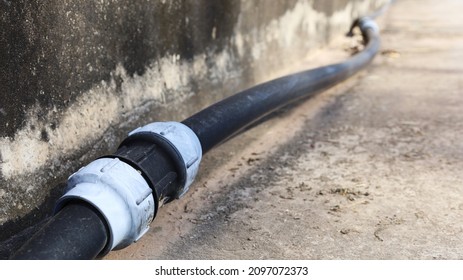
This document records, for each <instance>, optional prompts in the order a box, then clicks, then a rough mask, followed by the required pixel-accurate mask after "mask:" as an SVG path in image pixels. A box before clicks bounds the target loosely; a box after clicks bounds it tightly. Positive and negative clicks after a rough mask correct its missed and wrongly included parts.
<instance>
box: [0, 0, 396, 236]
mask: <svg viewBox="0 0 463 280" xmlns="http://www.w3.org/2000/svg"><path fill="white" fill-rule="evenodd" d="M385 2H387V0H351V1H349V0H329V1H326V0H325V1H323V0H299V1H297V0H287V1H272V3H271V4H269V2H268V1H263V0H253V1H245V0H242V1H238V0H236V1H235V0H227V1H205V0H201V1H189V0H186V1H185V0H183V1H180V0H178V1H149V0H137V1H130V0H114V1H106V0H100V1H88V2H87V1H84V2H82V1H77V0H65V1H61V0H60V1H58V0H52V1H38V0H33V1H26V0H21V1H7V0H4V1H1V2H0V62H1V63H0V98H1V102H0V201H1V202H0V227H1V230H0V240H1V239H5V238H8V237H9V236H11V235H12V234H14V233H15V232H17V231H18V230H21V229H23V228H25V227H27V226H29V225H31V224H33V223H35V222H36V221H37V220H38V219H40V218H42V217H44V216H45V215H47V214H49V213H50V211H51V207H52V206H51V205H52V204H51V202H52V201H54V200H55V199H56V198H57V196H58V195H59V193H60V191H61V189H62V186H63V185H62V184H63V182H65V180H66V178H67V176H68V175H69V174H71V173H72V172H73V171H74V170H76V169H77V168H78V167H79V166H82V165H83V164H85V163H87V162H88V161H90V160H92V159H93V158H95V157H97V156H101V155H104V154H105V153H109V152H110V151H113V150H114V149H115V147H117V144H118V143H119V142H120V140H121V139H123V136H124V135H125V134H126V133H127V132H128V131H130V130H131V129H133V128H135V127H137V126H139V125H140V124H143V123H147V122H151V121H155V120H182V119H183V118H185V117H187V116H189V115H190V114H192V113H194V112H196V111H198V110H199V109H200V108H202V107H204V106H207V105H209V104H211V103H213V102H214V101H217V100H219V99H222V98H223V97H225V96H228V95H231V94H233V93H235V92H237V91H239V90H241V89H244V88H246V87H249V86H251V85H253V84H256V83H260V82H262V81H264V80H267V79H269V78H272V77H274V76H273V72H272V71H274V70H275V71H277V70H278V69H281V68H284V67H287V66H288V65H290V64H291V63H294V62H295V61H298V60H299V59H300V58H301V57H303V56H305V55H306V53H307V51H308V50H310V49H313V48H316V47H319V46H321V45H323V44H324V43H326V42H327V41H328V40H329V39H331V38H332V37H333V36H338V35H340V34H342V33H344V32H345V31H346V30H347V29H348V27H349V24H350V23H351V22H352V19H354V18H356V17H358V16H361V15H366V14H368V13H369V12H371V11H373V10H375V9H377V8H378V7H380V6H381V5H382V4H384V3H385ZM272 69H274V70H272Z"/></svg>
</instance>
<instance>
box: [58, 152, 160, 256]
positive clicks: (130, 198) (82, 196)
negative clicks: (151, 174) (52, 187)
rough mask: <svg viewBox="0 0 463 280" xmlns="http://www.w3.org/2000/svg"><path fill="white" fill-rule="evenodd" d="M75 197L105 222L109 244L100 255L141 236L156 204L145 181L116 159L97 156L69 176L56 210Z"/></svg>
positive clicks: (126, 244)
mask: <svg viewBox="0 0 463 280" xmlns="http://www.w3.org/2000/svg"><path fill="white" fill-rule="evenodd" d="M75 200H80V201H84V202H87V203H89V204H91V205H92V206H93V207H95V208H96V209H97V210H98V211H99V212H100V213H101V215H102V216H103V217H104V219H105V221H106V225H107V230H108V232H109V238H108V244H107V245H106V247H105V248H104V249H103V251H102V252H101V253H100V255H105V254H107V253H108V252H109V251H111V250H112V249H122V248H124V247H126V246H128V245H130V244H132V243H133V242H135V241H137V240H138V239H140V237H141V236H143V235H144V234H145V233H146V232H147V231H148V228H149V224H150V223H151V221H152V220H153V218H154V211H155V203H154V199H153V195H152V190H151V188H150V187H149V185H148V183H147V182H146V181H145V180H144V178H143V177H142V175H140V173H139V172H138V171H137V170H136V169H134V168H133V167H131V166H130V165H128V164H126V163H124V162H122V161H120V160H119V159H117V158H101V159H97V160H95V161H93V162H91V163H90V164H88V165H87V166H85V167H83V168H81V169H80V170H79V171H77V172H76V173H74V174H73V175H71V176H70V177H69V179H68V184H67V188H66V192H65V194H64V195H63V196H62V197H61V198H60V199H59V200H58V202H57V204H56V207H55V213H57V212H59V211H60V210H61V209H62V208H63V207H65V205H66V204H67V203H68V202H70V201H75Z"/></svg>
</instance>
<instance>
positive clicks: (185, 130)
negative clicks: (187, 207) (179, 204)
mask: <svg viewBox="0 0 463 280" xmlns="http://www.w3.org/2000/svg"><path fill="white" fill-rule="evenodd" d="M137 133H152V134H153V136H155V137H157V138H158V139H162V141H163V142H164V143H168V145H169V147H170V148H169V149H170V150H171V152H173V153H174V154H175V157H174V158H177V159H179V160H178V162H176V163H177V166H178V168H180V169H181V170H179V171H180V172H179V175H180V176H182V177H184V178H181V181H182V186H180V189H179V190H178V191H177V198H180V197H182V196H183V195H184V194H185V193H186V192H187V191H188V189H189V188H190V185H191V184H192V183H193V181H194V179H195V177H196V174H198V170H199V163H200V162H201V157H202V148H201V143H200V142H199V139H198V136H196V134H195V133H194V132H193V130H191V129H190V128H189V127H188V126H186V125H184V124H182V123H179V122H154V123H150V124H147V125H145V126H142V127H139V128H137V129H135V130H133V131H131V132H130V133H129V136H133V135H136V134H137Z"/></svg>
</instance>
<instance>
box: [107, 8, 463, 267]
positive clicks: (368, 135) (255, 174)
mask: <svg viewBox="0 0 463 280" xmlns="http://www.w3.org/2000/svg"><path fill="white" fill-rule="evenodd" d="M461 11H463V1H459V0H441V1H434V0H423V1H415V0H399V1H396V4H395V5H393V6H392V7H391V8H390V9H389V11H388V12H387V13H386V14H385V15H383V16H382V17H381V19H380V25H381V28H382V50H381V54H379V55H378V56H377V58H376V59H375V61H374V63H373V65H371V66H370V67H369V68H368V69H367V70H365V71H363V72H362V73H361V74H359V75H357V76H356V77H354V78H352V79H350V80H349V81H347V82H345V83H343V84H341V85H339V86H337V87H336V88H334V89H332V90H330V91H328V92H325V93H323V94H321V95H319V96H317V97H316V98H313V99H311V100H308V101H306V102H304V103H303V104H300V105H298V106H295V107H293V108H289V109H285V110H283V111H281V112H279V113H278V114H276V115H275V116H274V117H273V118H272V119H270V120H269V121H268V122H265V123H263V124H261V125H259V126H256V127H254V128H253V129H250V130H248V131H247V132H246V133H244V134H242V135H240V136H238V137H236V138H234V139H233V140H231V141H230V142H228V143H226V144H224V145H222V146H221V147H219V148H217V149H215V150H214V151H212V152H211V153H209V154H207V155H206V156H205V158H204V161H203V165H202V168H201V171H200V174H201V175H200V176H199V178H198V180H197V182H196V183H195V184H194V186H193V187H192V190H190V193H189V194H187V195H186V196H185V197H184V198H183V199H182V200H179V201H175V202H173V203H170V204H168V205H166V206H164V207H163V208H162V209H161V210H160V213H159V214H158V217H157V218H156V220H155V221H154V223H153V224H152V228H151V230H150V231H149V232H148V233H147V234H146V236H145V237H143V238H142V239H141V240H140V241H139V242H138V243H136V244H134V245H133V246H130V247H129V248H126V249H124V250H120V251H115V252H112V253H110V254H109V255H108V256H107V257H106V258H107V259H462V258H463V172H462V170H463V141H462V139H461V138H462V136H463V114H462V113H463V64H462V61H463V21H462V19H461ZM340 43H341V41H339V42H334V43H333V45H332V46H330V47H327V48H326V49H324V50H320V51H319V52H317V53H316V54H312V55H311V56H310V57H308V58H307V60H306V61H305V62H304V65H301V66H300V67H309V68H312V67H314V66H315V65H318V64H326V63H328V62H330V61H335V60H337V59H342V58H343V57H346V56H347V52H345V51H343V48H345V47H346V46H347V45H346V44H347V42H346V43H341V44H340ZM282 74H283V73H282Z"/></svg>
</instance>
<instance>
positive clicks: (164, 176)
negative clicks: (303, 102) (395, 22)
mask: <svg viewBox="0 0 463 280" xmlns="http://www.w3.org/2000/svg"><path fill="white" fill-rule="evenodd" d="M355 25H356V26H358V27H359V28H360V30H361V32H362V36H363V39H364V42H365V48H364V49H363V50H362V51H361V52H359V53H357V54H356V55H354V56H352V57H351V58H349V59H347V60H346V61H344V62H342V63H337V64H332V65H328V66H324V67H319V68H316V69H313V70H308V71H303V72H300V73H296V74H293V75H289V76H285V77H282V78H278V79H275V80H272V81H269V82H266V83H264V84H261V85H257V86H255V87H253V88H250V89H247V90H245V91H243V92H241V93H238V94H236V95H233V96H231V97H229V98H226V99H224V100H222V101H220V102H218V103H216V104H214V105H212V106H210V107H208V108H206V109H204V110H202V111H200V112H199V113H197V114H195V115H193V116H191V117H189V118H187V119H186V120H184V121H183V122H182V124H181V125H184V126H186V127H188V128H189V129H191V131H193V132H194V134H196V137H197V138H196V139H198V140H199V144H200V146H201V148H202V151H201V149H200V154H201V153H202V154H204V153H206V152H207V151H209V150H211V149H212V148H213V147H214V146H216V145H218V144H220V143H222V142H224V141H226V140H227V139H229V138H230V137H232V136H233V135H236V134H237V133H239V132H240V131H241V130H243V129H244V128H246V127H247V126H249V125H251V124H252V123H254V122H256V121H257V120H259V119H260V118H262V117H264V116H265V115H267V114H269V113H271V112H272V111H275V110H277V109H278V108H281V107H283V106H285V105H287V104H289V103H291V102H295V101H297V100H300V99H303V98H308V97H311V96H314V95H316V94H317V93H319V92H321V91H323V90H325V89H328V88H330V87H332V86H334V85H336V84H337V83H339V82H341V81H343V80H345V79H347V78H349V77H350V76H352V75H353V74H355V73H356V72H358V71H359V70H361V69H362V68H364V67H365V66H367V65H368V64H369V63H370V61H371V60H372V59H373V58H374V56H375V55H376V53H377V52H378V50H379V45H380V42H379V34H378V28H377V26H376V24H375V23H374V22H373V21H372V20H371V19H369V18H362V19H360V20H358V21H357V22H356V24H355ZM157 129H158V128H152V130H153V131H156V130H157ZM169 130H175V129H173V128H172V127H169V128H168V129H164V130H162V131H161V132H160V133H158V134H153V133H148V132H150V131H148V132H147V130H146V129H145V130H143V129H142V130H141V131H138V132H137V130H135V131H134V132H133V133H131V134H129V135H130V136H129V137H128V138H126V139H125V140H124V141H123V142H122V144H121V145H120V147H119V148H118V150H117V151H116V153H114V154H113V155H109V156H105V157H103V158H100V159H98V160H96V161H95V162H101V161H103V162H105V161H107V162H109V164H107V165H104V166H103V165H102V166H103V167H101V166H99V165H98V164H97V163H95V164H94V165H96V166H97V169H98V172H99V173H98V174H100V175H101V174H104V172H105V170H107V169H108V170H113V169H117V168H115V167H114V166H122V165H124V166H129V168H133V169H134V170H136V174H135V175H134V176H140V178H142V179H143V180H145V181H146V182H147V185H148V186H149V192H148V196H146V194H144V195H143V194H141V193H140V192H139V193H137V195H138V196H136V197H138V198H137V200H136V204H137V205H139V204H140V205H142V204H143V202H142V201H146V200H149V201H153V202H154V210H153V214H152V215H151V216H149V217H146V219H145V220H147V221H148V222H151V221H152V220H153V219H154V217H155V215H156V212H157V209H158V208H159V207H160V206H161V205H162V204H163V203H166V202H169V201H170V200H172V199H174V198H178V197H180V196H182V195H183V194H184V192H185V191H186V190H187V188H186V189H184V186H185V184H186V183H185V182H186V181H188V180H189V177H188V176H189V175H188V168H189V167H190V166H191V165H193V163H192V162H194V161H191V162H188V163H187V162H186V161H185V162H182V160H181V158H182V157H181V156H179V154H181V152H180V153H179V152H178V149H180V148H181V147H180V146H176V147H175V145H172V142H175V141H170V142H169V141H166V140H165V137H162V135H164V136H166V135H165V133H166V132H168V131H169ZM151 132H152V131H151ZM166 137H167V136H166ZM186 145H188V144H186ZM173 146H174V147H173ZM199 157H200V156H199ZM199 160H200V158H199ZM105 164H106V162H105ZM198 164H199V161H198ZM90 165H91V164H90ZM90 165H89V166H90ZM108 166H109V167H108ZM87 167H88V166H87ZM87 167H85V168H87ZM85 168H83V169H85ZM111 168H112V169H111ZM81 170H82V169H81ZM81 170H79V171H78V172H77V173H79V172H81ZM185 170H187V171H185ZM116 171H117V170H116ZM116 171H115V172H116ZM117 172H119V171H117ZM81 173H82V172H81ZM83 173H85V170H84V171H83ZM137 174H140V175H137ZM100 175H99V176H100ZM73 176H74V178H73ZM85 176H86V175H85V174H84V175H83V177H85ZM101 176H102V175H101ZM113 176H115V177H117V176H118V175H113ZM76 177H78V176H75V174H74V175H72V176H71V177H70V179H69V181H72V182H74V185H76V186H81V185H89V183H88V182H87V181H85V180H83V181H82V179H79V178H80V177H78V178H77V179H76ZM81 177H82V176H81ZM128 177H130V176H128ZM92 178H94V177H92ZM121 178H122V179H121ZM119 179H120V180H122V181H124V180H125V177H120V178H119ZM79 180H80V181H79ZM69 181H68V185H69ZM91 181H92V182H91V183H95V182H93V181H94V179H92V180H91ZM139 181H140V180H138V181H137V180H135V181H132V182H131V183H129V185H130V184H138V182H139ZM74 185H73V186H74ZM90 185H91V184H90ZM92 186H93V185H91V186H90V187H92ZM87 187H88V186H87ZM78 197H79V195H78V194H73V195H70V196H69V198H68V199H65V200H63V201H61V202H59V203H58V205H59V207H58V208H57V209H58V211H57V212H56V214H55V215H54V216H53V217H52V218H51V219H50V220H49V221H48V222H47V223H46V224H45V225H44V226H43V227H42V228H41V229H40V230H39V231H38V232H37V233H36V234H34V235H33V236H32V237H31V239H30V240H28V241H27V242H26V243H25V244H24V245H23V246H22V247H21V248H20V249H19V250H18V251H17V252H16V253H15V254H13V255H12V256H11V258H12V259H93V258H96V257H98V256H104V255H105V254H107V253H108V252H109V251H110V250H112V249H114V248H115V249H118V248H119V247H121V246H122V245H123V246H122V247H125V246H127V242H128V244H130V242H134V241H136V240H138V238H139V237H140V236H141V235H142V234H143V233H144V232H142V231H143V227H146V229H147V225H142V226H138V227H137V228H138V229H139V231H138V232H136V233H135V235H134V233H127V234H126V235H124V236H123V237H120V238H119V237H118V236H117V235H118V233H115V228H117V227H118V226H120V225H116V226H114V224H115V223H116V224H117V222H114V220H112V218H111V215H113V213H111V211H110V213H109V214H108V213H107V214H104V213H103V214H101V212H102V210H101V208H104V207H99V208H98V207H97V208H98V209H97V208H95V207H94V206H93V205H95V204H93V203H92V202H91V199H85V198H84V199H83V200H82V199H81V200H78V199H77V198H78ZM143 199H144V200H143ZM150 199H151V200H150ZM109 203H110V204H111V203H112V202H109ZM146 205H150V206H151V204H150V203H148V204H146ZM146 205H145V206H146ZM146 207H148V206H146ZM114 211H116V212H117V210H114ZM103 212H104V211H103ZM145 212H146V211H145ZM131 213H132V212H131ZM131 215H133V213H132V214H131ZM116 218H117V217H116ZM132 218H133V216H132ZM121 219H122V218H121ZM133 219H134V218H133ZM140 228H141V229H140ZM140 232H141V233H140ZM130 236H134V237H133V238H132V237H130ZM129 237H130V238H129ZM118 238H119V239H118ZM116 239H118V240H119V241H117V242H119V243H118V244H119V245H117V244H116V243H117V242H116V241H115V240H116ZM127 240H129V241H127ZM121 244H122V245H121Z"/></svg>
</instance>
